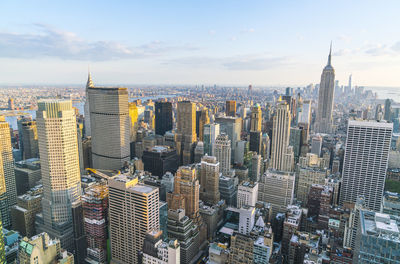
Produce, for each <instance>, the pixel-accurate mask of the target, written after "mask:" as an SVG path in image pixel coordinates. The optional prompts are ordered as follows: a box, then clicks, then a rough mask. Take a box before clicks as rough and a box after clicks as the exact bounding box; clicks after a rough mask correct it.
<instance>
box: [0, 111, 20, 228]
mask: <svg viewBox="0 0 400 264" xmlns="http://www.w3.org/2000/svg"><path fill="white" fill-rule="evenodd" d="M0 155H1V159H2V166H1V167H0V171H2V173H1V174H3V175H0V177H1V179H0V185H3V182H5V194H1V193H0V200H1V201H0V206H1V208H0V211H1V217H2V222H3V226H4V227H5V228H8V227H9V226H10V225H11V220H10V208H11V206H13V205H15V204H17V185H16V183H15V172H14V159H13V154H12V146H11V134H10V125H9V124H8V123H7V122H6V120H5V117H4V116H0ZM2 188H3V187H0V189H2ZM4 195H5V197H1V196H4Z"/></svg>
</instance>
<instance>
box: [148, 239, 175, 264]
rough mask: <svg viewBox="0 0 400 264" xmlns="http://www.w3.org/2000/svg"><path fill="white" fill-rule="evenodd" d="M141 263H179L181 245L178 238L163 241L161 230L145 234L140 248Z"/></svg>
mask: <svg viewBox="0 0 400 264" xmlns="http://www.w3.org/2000/svg"><path fill="white" fill-rule="evenodd" d="M141 255H142V264H179V263H180V262H181V247H180V246H179V243H178V240H170V241H163V239H162V231H153V232H150V233H148V234H147V235H146V238H145V239H144V243H143V250H142V253H141Z"/></svg>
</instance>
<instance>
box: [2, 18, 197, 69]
mask: <svg viewBox="0 0 400 264" xmlns="http://www.w3.org/2000/svg"><path fill="white" fill-rule="evenodd" d="M34 26H35V27H36V28H37V29H38V30H39V33H35V34H16V33H5V32H0V57H3V58H25V59H31V58H41V57H56V58H61V59H69V60H90V61H107V60H116V59H132V58H144V57H149V56H160V55H162V54H165V53H167V52H169V51H171V50H193V49H196V48H195V47H191V46H190V45H183V46H179V47H178V46H168V45H166V44H165V43H163V42H161V41H153V42H150V43H146V44H143V45H140V46H136V47H130V46H127V45H124V44H121V43H118V42H115V41H87V40H84V39H82V38H80V37H78V36H77V35H76V34H74V33H72V32H66V31H61V30H57V29H54V28H51V27H49V26H47V25H42V24H35V25H34Z"/></svg>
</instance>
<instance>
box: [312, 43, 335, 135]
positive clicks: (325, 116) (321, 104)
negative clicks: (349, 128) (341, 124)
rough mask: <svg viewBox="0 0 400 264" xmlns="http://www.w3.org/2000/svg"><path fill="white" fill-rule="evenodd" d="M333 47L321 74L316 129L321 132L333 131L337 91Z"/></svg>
mask: <svg viewBox="0 0 400 264" xmlns="http://www.w3.org/2000/svg"><path fill="white" fill-rule="evenodd" d="M331 52H332V44H331V49H330V51H329V56H328V64H327V65H326V66H325V68H324V70H323V71H322V75H321V84H320V86H319V95H318V110H317V118H316V120H315V131H316V132H319V133H331V132H332V125H333V123H332V121H333V120H332V111H333V94H334V91H335V87H334V82H335V70H334V69H333V67H332V65H331Z"/></svg>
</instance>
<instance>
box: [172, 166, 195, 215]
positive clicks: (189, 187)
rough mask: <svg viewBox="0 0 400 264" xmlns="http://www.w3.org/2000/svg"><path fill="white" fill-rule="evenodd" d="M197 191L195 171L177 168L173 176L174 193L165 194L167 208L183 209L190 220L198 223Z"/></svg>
mask: <svg viewBox="0 0 400 264" xmlns="http://www.w3.org/2000/svg"><path fill="white" fill-rule="evenodd" d="M199 190H200V185H199V181H198V180H197V177H196V170H195V169H194V168H191V167H187V166H182V167H179V169H178V171H177V172H176V176H175V182H174V192H173V193H168V194H167V202H168V208H170V209H174V210H177V209H179V208H183V209H185V212H186V215H187V216H188V217H189V218H190V219H193V220H194V221H195V223H199V222H200V214H199Z"/></svg>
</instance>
